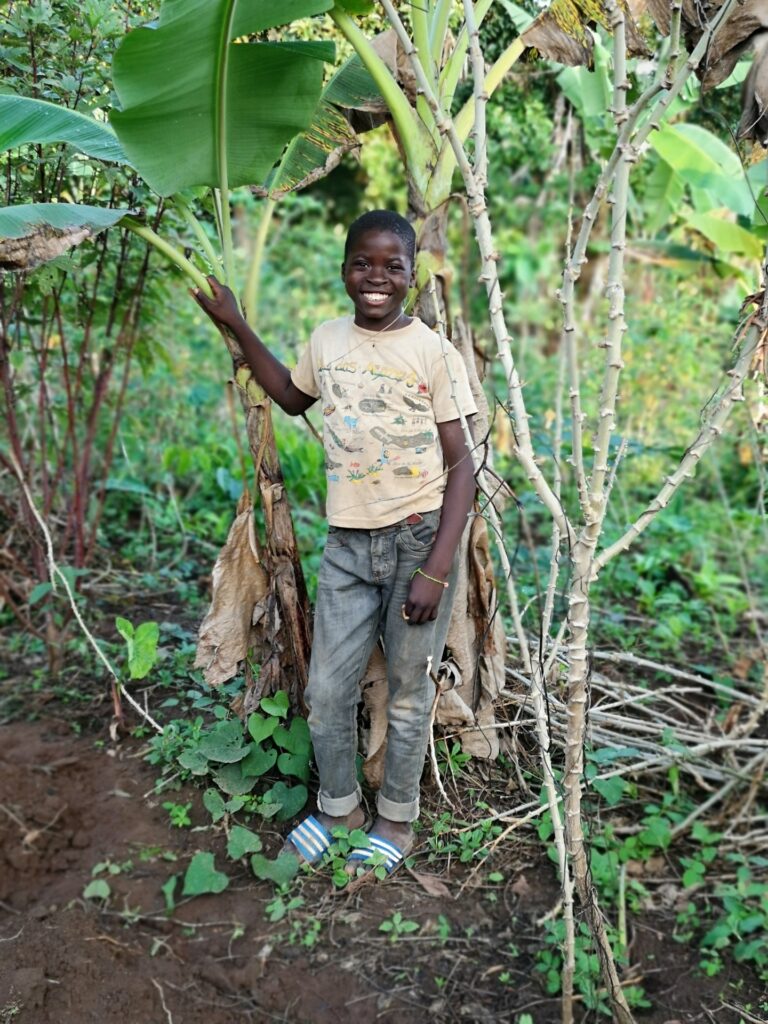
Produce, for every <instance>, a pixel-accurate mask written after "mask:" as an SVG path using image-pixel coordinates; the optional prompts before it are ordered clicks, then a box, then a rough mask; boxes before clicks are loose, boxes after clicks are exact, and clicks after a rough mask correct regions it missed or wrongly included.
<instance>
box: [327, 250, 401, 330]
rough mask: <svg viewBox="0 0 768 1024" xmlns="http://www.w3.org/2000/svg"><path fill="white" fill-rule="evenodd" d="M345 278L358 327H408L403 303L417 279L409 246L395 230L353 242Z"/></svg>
mask: <svg viewBox="0 0 768 1024" xmlns="http://www.w3.org/2000/svg"><path fill="white" fill-rule="evenodd" d="M341 279H342V281H343V282H344V286H345V288H346V289H347V295H349V297H350V299H352V302H353V303H354V305H355V324H356V325H357V326H358V327H363V328H364V329H365V330H369V331H383V330H387V329H395V328H398V327H403V326H405V323H404V321H406V322H407V321H408V318H407V317H406V316H405V314H404V313H403V311H402V310H403V303H404V302H405V299H406V296H407V295H408V288H409V287H410V285H411V282H412V279H413V266H412V263H411V257H410V254H409V252H408V249H407V248H406V245H405V243H404V242H403V240H402V239H401V238H400V236H399V235H396V234H394V232H392V231H380V230H371V231H366V232H365V234H363V235H360V237H359V238H358V239H357V240H356V241H355V242H353V243H352V245H351V246H350V248H349V251H348V253H347V256H346V259H345V260H344V263H343V264H342V266H341Z"/></svg>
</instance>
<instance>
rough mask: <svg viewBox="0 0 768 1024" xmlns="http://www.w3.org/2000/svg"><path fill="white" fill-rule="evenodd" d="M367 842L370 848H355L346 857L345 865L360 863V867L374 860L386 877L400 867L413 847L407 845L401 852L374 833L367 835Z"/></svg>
mask: <svg viewBox="0 0 768 1024" xmlns="http://www.w3.org/2000/svg"><path fill="white" fill-rule="evenodd" d="M368 842H369V843H370V844H371V845H370V846H365V847H363V846H356V847H355V849H354V850H352V851H351V853H350V854H349V856H348V857H347V863H348V864H349V863H354V862H360V864H361V866H362V865H364V864H366V863H368V862H370V861H373V860H374V859H375V860H376V861H378V863H379V864H380V866H381V867H383V868H384V870H385V871H386V872H387V874H388V875H391V874H392V872H393V871H395V870H396V868H399V867H400V865H401V864H402V863H403V861H404V860H405V858H406V857H407V855H408V854H409V853H410V851H411V847H412V846H413V843H409V844H408V846H407V847H406V849H405V850H401V849H400V847H399V846H397V844H396V843H393V842H392V841H391V840H389V839H384V837H383V836H380V835H377V834H376V833H375V832H369V833H368ZM372 866H375V865H372Z"/></svg>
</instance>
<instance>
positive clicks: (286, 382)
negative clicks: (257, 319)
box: [191, 276, 317, 416]
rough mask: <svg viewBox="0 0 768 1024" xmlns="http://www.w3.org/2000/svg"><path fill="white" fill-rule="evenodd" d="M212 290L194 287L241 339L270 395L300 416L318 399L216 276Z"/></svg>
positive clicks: (205, 305) (208, 307)
mask: <svg viewBox="0 0 768 1024" xmlns="http://www.w3.org/2000/svg"><path fill="white" fill-rule="evenodd" d="M208 283H209V284H210V286H211V291H212V292H213V298H211V299H209V298H208V296H207V295H204V294H203V292H201V291H200V289H199V288H195V289H194V290H193V291H192V293H191V294H192V297H193V298H194V300H195V301H196V302H197V304H198V306H200V308H201V309H202V310H203V311H204V312H205V313H206V314H207V315H208V316H209V317H210V318H211V320H213V322H214V323H215V324H216V326H217V327H224V328H228V329H229V330H230V331H232V333H233V334H234V336H235V337H236V338H237V340H238V342H239V343H240V348H241V349H242V350H243V355H244V356H245V359H246V362H247V363H248V365H249V366H250V368H251V370H252V371H253V375H254V377H255V378H256V380H257V381H258V383H259V384H260V385H261V387H263V388H264V390H265V391H266V393H267V394H268V395H269V397H270V398H271V399H272V400H273V401H274V402H277V404H278V405H279V406H280V408H281V409H283V410H284V411H285V412H287V413H288V415H289V416H299V415H300V414H301V413H303V412H306V410H307V409H308V408H309V407H310V405H313V404H314V403H315V402H316V401H317V399H316V398H313V397H312V396H311V395H306V394H304V392H303V391H301V390H300V389H299V388H297V387H296V385H295V384H294V383H293V381H292V380H291V371H290V370H289V369H288V367H287V366H285V365H284V364H283V363H281V362H280V360H279V359H278V358H277V357H276V356H274V355H272V353H271V352H270V351H269V349H268V348H267V346H266V345H265V344H264V343H263V342H262V341H261V339H260V338H258V337H257V335H256V334H255V333H254V332H253V331H252V330H251V328H250V327H249V326H248V324H247V323H246V321H245V318H244V317H243V315H242V313H241V312H240V308H239V306H238V304H237V299H236V298H235V296H234V295H233V294H232V292H231V291H230V290H229V288H227V287H226V286H225V285H223V284H220V283H219V282H218V281H217V280H216V278H215V277H211V276H209V277H208Z"/></svg>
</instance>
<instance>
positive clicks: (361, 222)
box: [344, 210, 416, 263]
mask: <svg viewBox="0 0 768 1024" xmlns="http://www.w3.org/2000/svg"><path fill="white" fill-rule="evenodd" d="M368 231H389V232H391V233H392V234H393V235H397V237H398V238H399V239H400V241H401V242H402V243H403V245H404V246H405V251H406V253H407V254H408V258H409V259H410V261H411V263H413V262H414V261H415V259H416V232H415V231H414V230H413V228H412V226H411V225H410V224H409V223H408V221H407V220H406V219H405V217H401V216H400V214H399V213H394V212H393V211H392V210H369V211H368V213H364V214H363V215H362V216H361V217H358V218H357V220H355V221H352V223H351V224H350V225H349V230H348V231H347V240H346V242H345V243H344V262H345V263H346V261H347V256H348V255H349V250H350V248H351V247H352V245H354V243H355V242H356V241H357V240H358V238H360V236H361V235H364V234H366V233H367V232H368Z"/></svg>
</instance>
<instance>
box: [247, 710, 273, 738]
mask: <svg viewBox="0 0 768 1024" xmlns="http://www.w3.org/2000/svg"><path fill="white" fill-rule="evenodd" d="M277 726H278V720H277V719H276V718H274V717H272V716H270V717H269V718H265V717H264V715H260V714H259V713H258V711H254V712H253V714H252V715H251V716H250V717H249V719H248V732H249V733H250V734H251V736H252V738H253V739H254V740H255V742H256V743H261V742H262V740H266V739H268V738H269V737H270V736H271V735H272V733H273V732H274V731H275V729H276V728H277Z"/></svg>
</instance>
